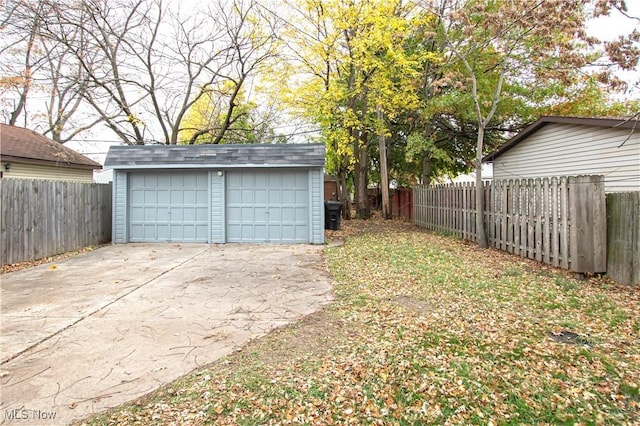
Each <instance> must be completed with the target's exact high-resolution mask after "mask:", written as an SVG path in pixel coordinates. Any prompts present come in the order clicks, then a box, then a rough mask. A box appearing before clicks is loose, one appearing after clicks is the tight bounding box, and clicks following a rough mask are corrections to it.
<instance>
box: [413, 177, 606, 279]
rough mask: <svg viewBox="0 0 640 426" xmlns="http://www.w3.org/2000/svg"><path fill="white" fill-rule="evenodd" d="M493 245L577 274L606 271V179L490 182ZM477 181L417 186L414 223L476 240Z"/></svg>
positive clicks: (489, 229) (487, 185) (487, 212)
mask: <svg viewBox="0 0 640 426" xmlns="http://www.w3.org/2000/svg"><path fill="white" fill-rule="evenodd" d="M483 194H484V202H485V212H484V220H485V222H484V223H485V230H486V234H487V239H488V242H489V245H491V246H493V247H496V248H498V249H501V250H504V251H507V252H509V253H513V254H517V255H520V256H522V257H527V258H530V259H535V260H537V261H540V262H544V263H547V264H550V265H553V266H559V267H562V268H565V269H570V270H572V271H574V272H578V273H585V272H605V271H606V259H607V256H606V240H607V223H606V205H605V194H604V177H603V176H569V177H558V178H555V177H554V178H537V179H513V180H511V179H509V180H495V181H493V182H490V183H485V185H484V188H483ZM475 201H476V191H475V185H474V184H472V183H464V184H449V185H436V186H424V185H421V186H417V187H414V195H413V217H414V223H415V224H416V225H418V226H422V227H425V228H428V229H431V230H433V231H436V232H442V233H448V234H453V235H456V236H458V237H460V238H464V239H467V240H471V241H475V240H476V222H475V220H476V209H475Z"/></svg>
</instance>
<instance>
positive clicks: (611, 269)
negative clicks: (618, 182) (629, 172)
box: [607, 191, 640, 285]
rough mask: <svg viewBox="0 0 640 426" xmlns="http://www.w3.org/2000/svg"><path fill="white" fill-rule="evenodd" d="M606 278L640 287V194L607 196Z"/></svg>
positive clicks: (628, 193) (627, 193)
mask: <svg viewBox="0 0 640 426" xmlns="http://www.w3.org/2000/svg"><path fill="white" fill-rule="evenodd" d="M607 275H608V276H609V277H610V278H611V279H612V280H614V281H616V282H619V283H621V284H627V285H640V191H638V192H622V193H616V194H607Z"/></svg>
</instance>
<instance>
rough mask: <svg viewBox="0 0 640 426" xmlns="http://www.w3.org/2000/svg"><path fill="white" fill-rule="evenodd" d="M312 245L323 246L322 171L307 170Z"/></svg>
mask: <svg viewBox="0 0 640 426" xmlns="http://www.w3.org/2000/svg"><path fill="white" fill-rule="evenodd" d="M309 182H310V187H311V188H310V191H309V194H310V200H309V203H310V204H309V205H310V206H311V224H310V228H311V229H310V231H311V239H310V240H309V242H310V243H312V244H324V173H323V172H322V169H316V170H309Z"/></svg>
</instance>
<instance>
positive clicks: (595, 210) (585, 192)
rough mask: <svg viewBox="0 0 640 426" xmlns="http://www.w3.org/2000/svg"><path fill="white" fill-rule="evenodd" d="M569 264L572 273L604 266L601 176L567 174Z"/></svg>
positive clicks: (605, 255)
mask: <svg viewBox="0 0 640 426" xmlns="http://www.w3.org/2000/svg"><path fill="white" fill-rule="evenodd" d="M569 216H570V217H569V220H570V223H571V233H570V243H569V246H570V267H571V270H572V271H573V272H576V273H580V274H583V273H587V272H591V273H595V272H605V271H606V270H607V264H606V259H607V208H606V200H605V194H604V176H571V177H569Z"/></svg>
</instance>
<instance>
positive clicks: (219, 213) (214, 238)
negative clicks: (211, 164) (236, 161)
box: [209, 171, 227, 243]
mask: <svg viewBox="0 0 640 426" xmlns="http://www.w3.org/2000/svg"><path fill="white" fill-rule="evenodd" d="M209 175H210V179H211V243H226V242H227V236H226V233H225V223H226V218H225V205H226V200H225V187H226V185H225V179H226V173H224V172H223V174H222V176H218V172H217V171H212V172H210V173H209Z"/></svg>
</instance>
